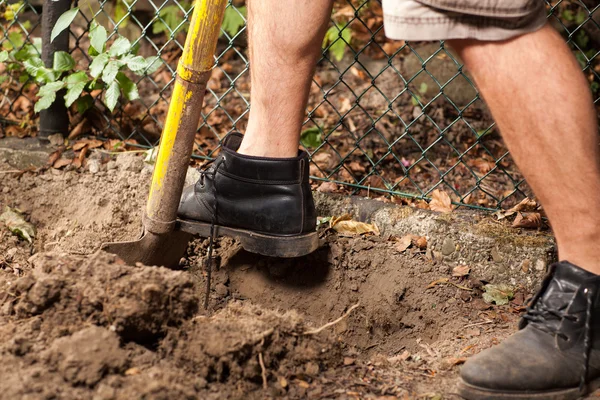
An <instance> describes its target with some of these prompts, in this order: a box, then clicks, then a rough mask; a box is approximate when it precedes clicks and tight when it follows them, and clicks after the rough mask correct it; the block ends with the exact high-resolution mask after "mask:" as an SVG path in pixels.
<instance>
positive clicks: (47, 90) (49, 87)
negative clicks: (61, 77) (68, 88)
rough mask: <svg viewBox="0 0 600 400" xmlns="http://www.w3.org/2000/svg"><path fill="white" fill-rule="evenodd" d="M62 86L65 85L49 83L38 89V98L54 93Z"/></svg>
mask: <svg viewBox="0 0 600 400" xmlns="http://www.w3.org/2000/svg"><path fill="white" fill-rule="evenodd" d="M64 86H65V84H64V83H63V82H61V81H58V82H50V83H48V84H46V85H44V86H41V87H40V90H38V96H40V97H44V96H47V95H49V94H51V93H56V92H58V91H59V90H60V89H62V88H63V87H64Z"/></svg>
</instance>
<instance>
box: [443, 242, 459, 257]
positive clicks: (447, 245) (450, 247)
mask: <svg viewBox="0 0 600 400" xmlns="http://www.w3.org/2000/svg"><path fill="white" fill-rule="evenodd" d="M454 250H456V245H455V244H454V240H452V239H450V238H446V239H444V243H443V244H442V254H443V255H445V256H449V255H450V254H452V253H454Z"/></svg>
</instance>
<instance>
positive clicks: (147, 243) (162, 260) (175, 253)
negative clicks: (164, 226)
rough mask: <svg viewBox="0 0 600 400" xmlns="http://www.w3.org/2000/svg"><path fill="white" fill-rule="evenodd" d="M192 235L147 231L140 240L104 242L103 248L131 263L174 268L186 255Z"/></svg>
mask: <svg viewBox="0 0 600 400" xmlns="http://www.w3.org/2000/svg"><path fill="white" fill-rule="evenodd" d="M191 237H192V235H190V234H189V233H186V232H181V231H173V232H169V233H162V234H155V233H152V232H148V231H145V232H144V233H143V234H142V236H141V237H140V238H139V239H138V240H134V241H131V242H113V243H104V244H102V247H101V249H102V250H104V251H106V252H109V253H113V254H116V255H117V256H118V257H119V258H121V259H122V260H123V261H125V262H126V263H127V264H129V265H135V263H138V262H139V263H142V264H144V265H156V266H164V267H167V268H174V267H177V266H178V265H179V261H180V260H181V257H183V256H184V255H185V251H186V249H187V245H188V242H189V241H190V239H191Z"/></svg>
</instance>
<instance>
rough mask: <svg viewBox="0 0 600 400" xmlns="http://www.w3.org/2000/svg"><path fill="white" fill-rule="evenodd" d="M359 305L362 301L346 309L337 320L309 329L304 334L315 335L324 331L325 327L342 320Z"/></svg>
mask: <svg viewBox="0 0 600 400" xmlns="http://www.w3.org/2000/svg"><path fill="white" fill-rule="evenodd" d="M359 305H360V302H359V303H356V304H355V305H353V306H352V307H350V308H349V309H348V311H346V313H345V314H344V315H342V316H341V317H339V318H338V319H336V320H335V321H331V322H328V323H326V324H325V325H323V326H322V327H320V328H317V329H311V330H308V331H306V332H304V334H305V335H315V334H317V333H319V332H321V331H323V330H325V329H327V328H329V327H331V326H333V325H335V324H337V323H339V322H341V321H342V320H343V319H344V318H346V317H347V316H348V315H350V313H351V312H352V310H354V309H355V308H356V307H358V306H359Z"/></svg>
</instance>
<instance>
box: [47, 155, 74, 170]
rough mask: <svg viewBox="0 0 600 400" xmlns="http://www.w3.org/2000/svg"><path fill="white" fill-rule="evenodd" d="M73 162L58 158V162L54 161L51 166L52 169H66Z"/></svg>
mask: <svg viewBox="0 0 600 400" xmlns="http://www.w3.org/2000/svg"><path fill="white" fill-rule="evenodd" d="M72 161H73V160H69V159H68V158H59V159H58V160H56V161H55V162H54V164H52V168H56V169H59V168H62V167H66V166H67V165H69V164H71V162H72Z"/></svg>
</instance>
